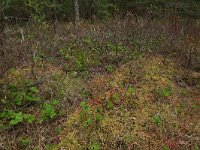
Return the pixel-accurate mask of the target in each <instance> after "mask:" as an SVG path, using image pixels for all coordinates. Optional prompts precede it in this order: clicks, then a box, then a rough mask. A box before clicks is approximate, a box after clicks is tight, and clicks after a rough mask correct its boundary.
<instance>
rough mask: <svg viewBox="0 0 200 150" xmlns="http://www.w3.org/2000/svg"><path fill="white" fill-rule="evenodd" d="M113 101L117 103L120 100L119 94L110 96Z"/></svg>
mask: <svg viewBox="0 0 200 150" xmlns="http://www.w3.org/2000/svg"><path fill="white" fill-rule="evenodd" d="M112 98H113V100H115V101H119V100H120V98H121V95H120V94H119V93H114V94H113V96H112Z"/></svg>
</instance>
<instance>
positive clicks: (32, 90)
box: [30, 87, 39, 93]
mask: <svg viewBox="0 0 200 150" xmlns="http://www.w3.org/2000/svg"><path fill="white" fill-rule="evenodd" d="M30 91H31V92H33V93H39V90H38V89H37V87H30Z"/></svg>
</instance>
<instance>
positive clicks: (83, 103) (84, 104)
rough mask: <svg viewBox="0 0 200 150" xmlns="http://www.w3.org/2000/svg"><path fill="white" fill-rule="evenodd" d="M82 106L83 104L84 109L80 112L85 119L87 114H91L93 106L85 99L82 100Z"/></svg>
mask: <svg viewBox="0 0 200 150" xmlns="http://www.w3.org/2000/svg"><path fill="white" fill-rule="evenodd" d="M80 106H81V109H82V110H81V113H80V120H81V121H83V120H84V119H85V118H86V117H87V115H89V114H91V108H90V106H89V105H88V103H87V102H85V101H84V102H82V103H81V104H80Z"/></svg>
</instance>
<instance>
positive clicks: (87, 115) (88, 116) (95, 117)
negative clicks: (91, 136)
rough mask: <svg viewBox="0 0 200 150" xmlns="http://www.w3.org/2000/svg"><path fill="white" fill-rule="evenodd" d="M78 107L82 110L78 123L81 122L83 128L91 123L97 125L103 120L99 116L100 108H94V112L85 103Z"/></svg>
mask: <svg viewBox="0 0 200 150" xmlns="http://www.w3.org/2000/svg"><path fill="white" fill-rule="evenodd" d="M80 105H81V108H82V110H81V113H80V121H81V122H83V126H84V127H87V126H89V125H91V124H92V123H98V122H99V121H101V120H102V119H103V117H102V115H101V114H100V112H101V109H100V108H96V110H95V111H94V110H92V109H91V107H90V106H89V105H88V103H87V102H82V103H81V104H80Z"/></svg>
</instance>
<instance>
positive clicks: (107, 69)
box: [105, 65, 114, 73]
mask: <svg viewBox="0 0 200 150" xmlns="http://www.w3.org/2000/svg"><path fill="white" fill-rule="evenodd" d="M105 68H106V71H107V72H109V73H112V72H113V71H114V66H113V65H106V67H105Z"/></svg>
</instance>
